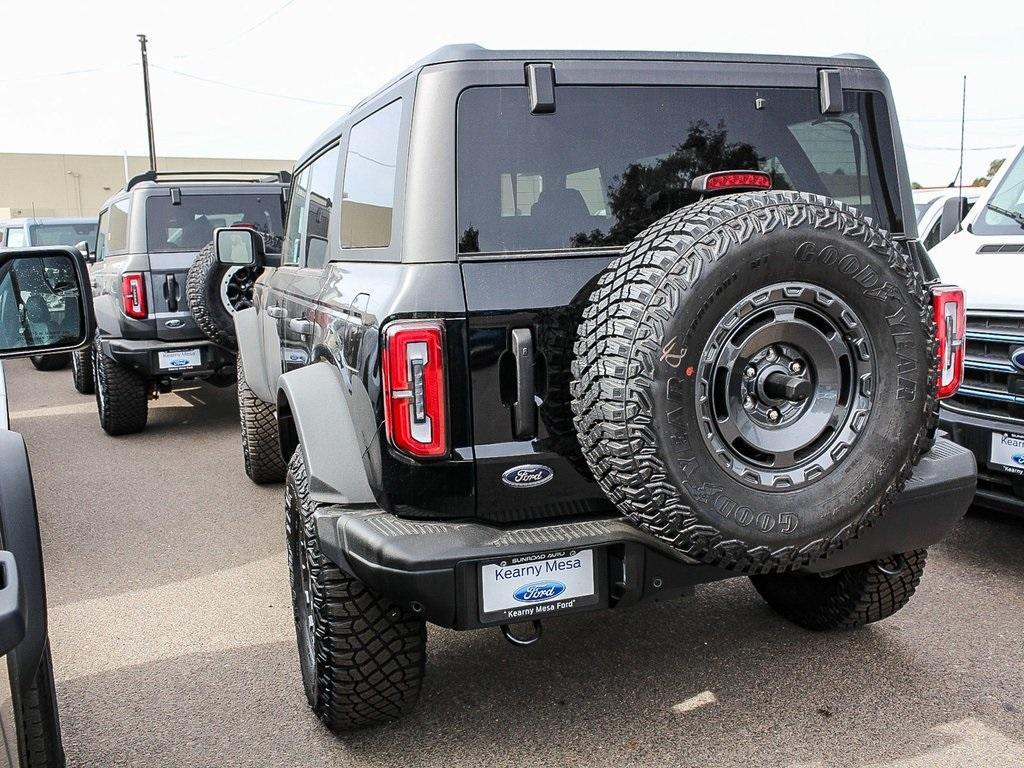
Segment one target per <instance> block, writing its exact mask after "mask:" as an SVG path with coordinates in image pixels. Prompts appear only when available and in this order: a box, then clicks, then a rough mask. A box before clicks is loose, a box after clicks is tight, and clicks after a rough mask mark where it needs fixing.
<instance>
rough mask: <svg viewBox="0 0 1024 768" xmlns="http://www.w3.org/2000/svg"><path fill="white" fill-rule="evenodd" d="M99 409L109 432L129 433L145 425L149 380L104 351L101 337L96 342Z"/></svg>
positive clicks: (114, 433) (95, 364) (94, 368)
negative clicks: (147, 384)
mask: <svg viewBox="0 0 1024 768" xmlns="http://www.w3.org/2000/svg"><path fill="white" fill-rule="evenodd" d="M93 370H94V372H95V377H96V380H95V383H96V409H97V410H98V411H99V417H100V426H101V427H103V431H104V432H106V433H107V434H108V435H128V434H131V433H133V432H141V431H142V430H143V429H145V428H146V419H147V417H148V415H149V413H148V412H149V393H148V388H147V386H146V380H145V379H143V378H142V377H141V376H139V374H137V373H136V372H135V371H133V370H131V369H130V368H126V367H125V366H123V365H121V364H120V363H119V362H117V361H116V360H111V359H110V358H109V357H107V356H106V355H104V354H103V349H102V348H101V346H100V343H99V340H98V339H97V341H96V342H95V343H94V345H93Z"/></svg>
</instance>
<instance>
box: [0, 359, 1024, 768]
mask: <svg viewBox="0 0 1024 768" xmlns="http://www.w3.org/2000/svg"><path fill="white" fill-rule="evenodd" d="M6 366H7V378H8V387H9V390H10V393H9V394H10V407H11V411H12V414H11V416H12V427H13V428H14V429H16V430H18V431H20V432H22V433H23V434H24V436H25V439H26V441H27V443H28V447H29V452H30V456H31V460H32V466H33V471H34V474H35V484H36V493H37V497H38V505H39V514H40V518H41V526H42V537H43V549H44V554H45V559H46V577H47V584H48V590H49V593H48V597H49V606H50V635H51V641H52V644H53V658H54V665H55V668H56V674H57V690H58V696H59V700H60V706H61V719H62V728H63V733H64V742H65V748H66V750H67V754H68V757H69V764H70V765H72V766H103V767H104V768H106V767H107V766H128V765H131V766H289V768H291V767H293V766H328V765H329V766H444V768H455V767H456V766H479V765H486V766H524V767H525V766H561V765H571V766H576V765H578V766H606V765H607V766H640V765H644V766H646V765H651V766H695V767H696V766H699V767H700V768H708V767H711V766H744V767H745V768H757V767H758V766H792V767H794V768H795V767H799V768H811V767H812V766H813V767H814V768H833V767H834V766H835V767H838V766H885V767H886V768H950V767H952V766H957V767H959V766H964V767H966V766H971V768H975V767H976V766H984V767H985V768H1003V767H1006V768H1011V767H1012V768H1020V767H1021V766H1024V640H1022V638H1024V589H1022V584H1024V520H1020V519H1013V518H1009V517H1000V516H996V515H989V514H973V515H971V516H969V517H968V518H966V519H965V520H964V521H963V522H962V524H961V525H960V526H959V527H958V528H957V530H956V531H955V532H954V534H953V535H952V536H951V537H950V538H949V539H948V540H947V541H945V542H943V543H942V544H941V545H939V546H937V547H934V548H933V550H932V552H931V553H930V557H929V562H928V567H927V569H926V571H925V576H924V580H923V582H922V584H921V587H920V589H919V590H918V593H917V595H916V596H915V597H914V599H913V600H912V601H911V602H910V604H909V605H908V606H907V607H906V608H905V609H904V610H903V611H901V612H900V613H898V614H897V615H896V616H894V617H893V618H891V619H889V620H887V621H885V622H882V623H880V624H876V625H873V626H871V627H868V628H866V629H863V630H859V631H855V632H848V633H838V634H815V633H809V632H805V631H803V630H800V629H798V628H796V627H794V626H792V625H789V624H787V623H785V622H784V621H783V620H782V619H780V618H778V617H776V616H775V615H774V614H772V613H771V612H770V611H769V610H768V608H767V607H766V606H765V605H764V603H763V602H762V601H761V600H760V598H759V597H758V596H757V594H756V593H755V592H754V590H753V588H752V587H751V586H750V585H749V584H748V583H747V582H746V580H744V579H732V580H729V581H726V582H721V583H717V584H713V585H709V586H706V587H703V588H698V590H697V594H696V596H694V597H692V598H684V599H681V600H676V601H673V602H668V603H660V604H653V605H649V606H642V607H636V608H632V609H628V610H623V611H619V612H599V613H592V614H579V615H576V616H572V617H567V618H564V619H561V620H557V621H551V622H549V623H548V624H547V625H546V628H545V635H544V639H543V640H542V641H541V642H540V643H539V644H538V645H536V646H534V647H531V648H527V649H517V648H513V647H512V646H510V645H509V644H508V643H507V642H505V641H504V640H503V639H502V638H501V637H500V636H499V634H498V632H497V630H489V631H481V632H462V633H459V632H452V631H449V630H439V629H436V628H431V630H430V635H429V642H430V651H429V657H428V661H427V680H426V684H425V687H424V690H423V695H422V698H421V700H420V704H419V707H418V709H417V710H416V711H415V712H414V713H413V715H412V716H411V717H408V718H407V719H405V720H403V721H401V722H399V723H396V724H393V725H389V726H385V727H381V728H377V729H374V730H371V731H367V732H363V733H359V734H355V735H351V736H348V737H345V738H340V739H339V738H337V737H335V736H333V735H331V734H330V733H329V732H328V731H327V730H326V729H324V728H323V727H322V726H321V725H320V724H319V723H318V722H317V720H316V719H315V718H314V716H313V715H312V714H311V712H310V711H309V709H308V707H307V705H306V701H305V698H304V696H303V693H302V686H301V682H300V679H299V667H298V660H297V655H296V650H295V637H294V632H293V629H292V620H291V608H290V604H289V598H288V588H287V572H286V566H285V553H284V532H283V523H282V506H281V502H282V489H281V487H280V486H270V487H257V486H255V485H253V484H252V483H250V482H249V480H248V478H246V476H245V474H244V472H243V470H242V463H241V455H240V447H239V435H238V421H237V411H236V403H235V395H234V391H233V390H232V389H215V388H212V387H208V386H205V385H204V386H197V387H194V388H190V389H187V390H183V391H181V392H178V393H176V394H174V395H170V396H163V397H161V399H160V400H159V401H158V402H157V403H155V404H154V407H153V408H152V410H151V412H150V426H149V427H148V428H147V430H146V431H145V432H144V433H142V434H140V435H135V436H130V437H123V438H110V437H107V436H106V435H105V434H104V433H103V432H102V431H101V430H100V428H99V425H98V423H97V419H96V408H95V403H94V402H93V399H92V398H91V397H85V396H82V395H79V394H78V393H76V392H75V391H74V389H73V387H72V385H71V373H70V371H69V370H65V371H58V372H55V373H43V372H38V371H36V370H34V369H33V368H32V367H31V365H30V364H29V363H28V362H27V361H17V362H13V363H7V364H6Z"/></svg>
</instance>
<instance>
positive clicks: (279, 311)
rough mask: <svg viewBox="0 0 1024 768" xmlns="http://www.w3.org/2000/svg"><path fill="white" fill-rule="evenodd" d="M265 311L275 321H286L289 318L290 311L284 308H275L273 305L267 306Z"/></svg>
mask: <svg viewBox="0 0 1024 768" xmlns="http://www.w3.org/2000/svg"><path fill="white" fill-rule="evenodd" d="M263 311H264V312H266V313H267V315H269V316H270V317H272V318H274V319H275V320H284V318H285V317H287V316H288V310H286V309H285V308H284V307H278V306H274V305H273V304H271V305H269V306H267V307H266V308H265V309H264V310H263Z"/></svg>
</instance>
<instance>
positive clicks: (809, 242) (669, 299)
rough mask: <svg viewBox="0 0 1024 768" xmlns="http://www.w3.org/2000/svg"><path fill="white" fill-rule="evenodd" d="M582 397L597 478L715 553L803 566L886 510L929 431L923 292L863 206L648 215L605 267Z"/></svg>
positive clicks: (716, 560) (822, 201)
mask: <svg viewBox="0 0 1024 768" xmlns="http://www.w3.org/2000/svg"><path fill="white" fill-rule="evenodd" d="M575 354H576V360H575V362H574V367H573V374H574V377H575V379H574V382H573V398H574V399H573V410H574V418H575V423H576V429H577V433H578V436H579V439H580V442H581V445H582V447H583V453H584V455H585V456H586V458H587V461H588V463H589V464H590V467H591V469H592V470H593V473H594V476H595V478H596V479H597V481H598V483H599V484H600V485H601V487H602V489H603V490H604V491H605V493H606V494H607V495H608V496H609V498H610V499H611V500H612V501H614V502H615V503H616V504H617V505H618V507H619V508H620V509H621V510H622V511H623V513H624V514H626V515H627V516H628V517H629V518H630V519H631V520H632V521H633V522H634V523H635V524H636V525H638V526H639V527H640V528H642V529H644V530H647V531H649V532H651V533H652V534H654V535H655V536H658V537H659V538H661V539H663V540H665V541H666V542H668V543H669V544H671V545H672V546H673V547H675V548H677V549H678V550H680V551H682V552H684V553H686V554H688V555H690V556H692V557H694V558H697V559H699V560H702V561H704V562H708V563H712V564H715V565H719V566H722V567H726V568H731V569H735V570H739V571H742V572H747V573H768V572H773V571H783V570H789V569H793V568H797V567H800V566H801V565H804V564H806V563H808V562H810V561H812V560H815V559H817V558H820V557H822V556H824V555H826V554H828V553H829V552H830V551H832V550H834V549H837V548H839V547H842V546H843V544H844V543H845V542H847V541H848V540H850V539H852V538H854V537H855V536H857V534H858V533H859V532H860V531H861V530H862V529H863V528H864V527H865V526H868V525H870V524H871V523H872V521H874V520H876V519H877V518H878V517H879V516H881V515H882V514H883V513H884V512H885V510H886V508H887V507H888V506H889V504H890V503H891V501H892V499H893V498H894V497H895V496H896V494H897V493H898V492H899V491H900V490H901V489H902V487H903V485H904V483H905V482H906V480H907V478H908V477H909V476H910V473H911V470H912V467H913V465H914V463H915V462H916V460H917V459H918V457H919V455H920V453H921V451H922V450H923V448H924V446H925V444H926V438H927V426H928V424H927V421H928V415H929V414H930V413H931V411H932V405H933V403H934V393H935V373H936V371H935V369H936V366H935V362H934V361H935V341H934V327H933V321H932V315H931V306H930V301H929V296H928V294H927V292H926V290H925V287H924V285H923V283H922V279H921V277H920V275H918V274H917V272H916V271H915V264H914V262H913V260H912V259H911V258H910V257H909V256H908V255H907V254H906V253H905V252H904V251H903V250H902V249H901V248H900V247H899V246H898V245H897V244H896V243H895V242H894V241H893V240H892V238H891V237H890V236H889V235H888V234H887V233H886V232H884V231H882V230H881V229H879V228H878V227H876V226H874V225H873V224H872V223H871V222H870V220H868V219H866V218H865V217H864V216H863V215H862V214H861V213H859V212H858V211H857V210H856V209H854V208H852V207H850V206H847V205H844V204H842V203H840V202H837V201H835V200H832V199H829V198H825V197H821V196H817V195H810V194H805V193H800V192H762V193H745V194H739V195H731V196H727V197H720V198H715V199H712V200H708V201H704V202H701V203H697V204H695V205H693V206H689V207H687V208H683V209H681V210H679V211H676V212H675V213H673V214H670V215H669V216H666V217H665V218H663V219H662V220H660V221H658V222H656V223H655V224H653V225H652V226H651V227H649V228H648V229H647V230H646V231H645V232H643V233H641V234H640V235H639V236H638V237H637V239H636V240H635V241H634V242H633V243H632V244H631V245H630V246H628V247H627V248H626V249H625V251H624V252H623V254H622V255H621V256H620V257H619V258H617V259H616V260H615V261H613V262H612V263H611V264H610V265H609V266H608V268H607V269H606V270H605V272H604V273H603V274H602V275H601V276H600V277H599V280H598V283H597V289H596V290H595V291H594V293H593V294H592V296H591V297H590V302H589V304H588V306H587V307H586V309H585V310H584V316H583V322H582V323H581V324H580V328H579V335H578V340H577V343H576V350H575Z"/></svg>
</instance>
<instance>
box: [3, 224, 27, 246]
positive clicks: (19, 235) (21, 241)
mask: <svg viewBox="0 0 1024 768" xmlns="http://www.w3.org/2000/svg"><path fill="white" fill-rule="evenodd" d="M24 245H25V230H24V229H23V228H22V227H18V228H17V229H8V230H7V247H8V248H21V247H23V246H24Z"/></svg>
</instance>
